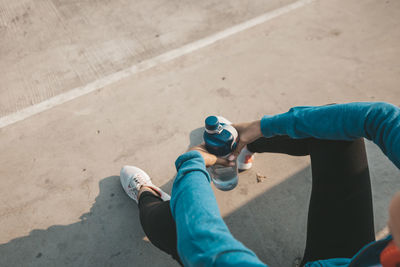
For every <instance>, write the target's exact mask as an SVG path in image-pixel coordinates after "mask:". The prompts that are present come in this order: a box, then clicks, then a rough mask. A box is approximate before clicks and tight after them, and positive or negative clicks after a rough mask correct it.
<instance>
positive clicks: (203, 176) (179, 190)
mask: <svg viewBox="0 0 400 267" xmlns="http://www.w3.org/2000/svg"><path fill="white" fill-rule="evenodd" d="M175 165H176V168H177V171H178V174H177V176H176V178H175V181H174V185H173V188H172V197H171V202H170V206H171V211H172V216H173V217H174V219H175V222H176V228H177V238H178V254H179V256H180V258H181V260H182V262H183V264H184V265H185V266H226V265H229V266H265V264H263V263H262V262H261V261H260V260H259V259H258V258H257V256H256V255H255V254H254V252H252V251H251V250H249V249H248V248H246V247H245V246H244V245H243V244H242V243H240V242H239V241H237V240H236V239H235V238H234V237H233V236H232V234H231V233H230V231H229V229H228V227H227V226H226V224H225V223H224V221H223V220H222V218H221V215H220V213H219V209H218V205H217V202H216V199H215V196H214V193H213V191H212V189H211V186H210V176H209V174H208V172H207V170H206V168H205V164H204V160H203V157H202V156H201V155H200V153H199V152H197V151H190V152H187V153H185V154H183V155H182V156H180V157H179V158H178V159H177V160H176V162H175Z"/></svg>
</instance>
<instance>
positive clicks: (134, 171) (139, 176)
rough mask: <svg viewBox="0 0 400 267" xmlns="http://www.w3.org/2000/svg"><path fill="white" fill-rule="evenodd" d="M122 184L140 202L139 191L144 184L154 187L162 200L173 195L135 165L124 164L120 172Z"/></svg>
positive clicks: (129, 194) (128, 193) (130, 195)
mask: <svg viewBox="0 0 400 267" xmlns="http://www.w3.org/2000/svg"><path fill="white" fill-rule="evenodd" d="M120 179H121V185H122V188H123V189H124V190H125V193H126V194H127V195H128V196H129V197H130V198H132V199H133V200H135V202H136V203H138V193H139V190H140V188H141V187H142V186H147V187H150V188H151V189H153V190H154V191H155V192H157V194H158V195H159V196H160V197H161V199H162V200H164V201H166V200H170V199H171V197H170V195H168V194H167V193H165V192H164V191H162V190H161V189H160V188H159V187H157V186H155V185H154V184H153V183H152V182H151V179H150V177H149V175H148V174H147V173H145V172H144V171H143V170H142V169H139V168H138V167H135V166H124V167H122V169H121V173H120Z"/></svg>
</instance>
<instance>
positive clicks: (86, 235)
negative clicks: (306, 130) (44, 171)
mask: <svg viewBox="0 0 400 267" xmlns="http://www.w3.org/2000/svg"><path fill="white" fill-rule="evenodd" d="M202 132H203V130H202V129H201V128H199V129H196V130H194V131H192V133H191V135H190V143H191V144H190V145H189V146H193V145H195V144H197V143H198V142H199V137H200V136H201V133H202ZM250 172H251V171H250ZM310 173H311V170H310V167H309V166H308V167H306V168H304V169H302V170H300V171H299V172H297V173H295V174H294V175H292V176H291V177H289V178H287V179H286V180H285V181H283V182H282V183H280V184H278V185H276V186H274V187H272V188H271V189H269V190H268V191H266V192H264V193H262V194H261V195H259V196H257V197H253V196H252V194H251V192H250V193H247V194H248V197H247V198H248V199H249V202H247V203H246V204H245V205H243V206H241V207H240V208H238V209H236V210H235V211H234V212H232V213H231V214H229V215H227V216H225V218H224V219H225V221H226V223H227V225H228V226H229V229H230V230H231V232H232V234H233V235H234V236H235V237H236V238H237V239H238V240H240V241H241V242H243V243H244V244H245V245H246V246H248V247H249V248H250V249H252V250H253V251H254V252H255V253H256V254H257V255H258V256H259V257H260V259H261V260H263V261H264V262H266V263H268V265H270V266H292V264H293V261H294V260H295V259H296V258H298V257H301V256H302V253H303V249H304V245H305V239H306V218H307V209H308V201H309V195H310V190H311V178H310ZM243 175H246V173H244V174H243ZM172 182H173V179H170V180H169V182H168V183H167V184H165V185H163V186H162V189H163V190H164V191H166V192H171V188H172ZM376 186H377V188H374V189H375V192H379V191H381V189H380V188H379V186H380V185H379V184H376ZM99 187H100V193H99V195H98V196H97V197H96V200H95V203H94V205H93V206H92V208H91V209H90V211H89V212H88V213H85V214H83V215H82V216H81V217H80V221H79V222H76V223H73V224H70V225H54V226H51V227H49V228H48V229H46V230H33V231H32V232H31V233H30V234H29V235H28V236H24V237H20V238H16V239H13V240H11V241H10V242H8V243H6V244H2V245H0V255H1V257H0V265H1V266H127V265H129V266H145V265H149V264H150V265H151V266H178V265H177V264H176V263H175V261H174V260H172V258H170V257H169V256H168V255H167V254H165V253H163V252H161V251H159V250H158V249H157V248H155V247H154V246H152V245H151V243H150V242H148V241H146V238H145V235H144V233H143V231H142V228H141V225H140V222H139V211H138V208H137V206H136V204H135V203H134V202H133V200H131V199H130V198H129V197H128V196H127V195H126V194H125V192H124V191H123V189H122V187H121V185H120V182H119V176H109V177H106V178H104V179H102V180H101V181H100V183H99ZM238 188H239V189H240V184H239V187H238ZM393 190H395V189H393ZM391 196H392V195H391V194H386V195H385V196H382V195H381V196H380V199H379V202H389V200H390V198H391ZM66 205H68V203H66ZM60 211H62V207H61V208H60ZM378 213H379V214H381V211H378ZM385 223H386V219H385V218H383V217H379V218H378V220H376V225H377V226H378V227H384V225H385ZM378 229H379V228H378Z"/></svg>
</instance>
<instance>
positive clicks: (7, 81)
mask: <svg viewBox="0 0 400 267" xmlns="http://www.w3.org/2000/svg"><path fill="white" fill-rule="evenodd" d="M291 2H294V1H261V0H260V1H232V2H230V4H227V3H224V2H223V3H222V2H218V3H217V2H214V3H213V2H212V1H211V0H209V1H200V2H199V1H197V2H196V1H189V2H186V4H181V3H180V2H170V1H164V2H163V3H162V4H161V3H160V1H135V3H131V2H129V1H122V0H119V1H72V2H71V1H45V0H43V1H32V0H30V1H29V0H25V1H14V2H9V1H8V2H6V1H0V36H2V38H1V39H0V55H1V59H2V60H1V62H0V70H1V72H0V77H1V81H2V83H1V85H2V86H1V88H0V96H1V97H0V110H1V112H0V116H7V115H10V114H13V113H14V112H18V111H20V110H22V109H23V108H26V107H28V106H35V105H36V104H37V103H40V102H41V101H44V100H46V99H49V98H50V97H52V96H54V95H57V94H61V93H63V92H68V90H71V89H73V88H76V87H79V86H83V85H85V84H87V83H89V82H93V81H96V79H99V78H101V77H103V76H104V75H109V74H110V73H113V72H115V71H119V70H121V69H124V68H127V67H129V66H131V65H134V64H136V63H137V62H139V61H141V60H146V59H148V58H152V57H154V56H157V55H159V54H161V53H164V52H165V51H168V50H170V49H175V48H179V47H180V46H182V45H185V44H187V43H190V42H192V41H195V40H197V39H200V38H204V37H206V36H208V35H210V34H212V33H215V32H217V31H220V30H223V29H225V28H226V27H230V26H233V25H235V24H236V23H239V22H242V21H245V20H247V19H250V18H252V17H254V16H257V15H260V14H262V13H264V12H268V11H271V10H274V9H276V8H278V7H282V6H285V5H287V4H289V3H291ZM25 14H27V15H25ZM149 14H151V15H149ZM399 17H400V2H398V1H391V0H388V1H378V0H365V1H362V2H360V1H356V0H349V1H346V2H343V1H339V0H316V1H312V2H310V3H309V4H307V5H305V6H303V7H301V8H298V9H295V10H293V11H291V12H289V13H286V14H283V15H281V16H278V17H275V18H273V19H271V20H268V21H266V22H264V23H261V24H259V25H257V26H255V27H253V28H251V29H248V30H245V31H241V32H238V33H237V34H234V35H231V36H229V37H227V38H224V39H223V40H220V41H218V42H216V43H215V44H212V45H209V46H207V47H205V48H203V49H200V50H197V51H194V52H193V53H190V54H187V55H184V56H182V57H179V58H176V59H174V60H171V61H169V62H165V63H162V64H158V65H157V66H155V67H153V68H151V69H148V70H146V71H143V72H139V73H136V74H135V75H131V76H129V77H126V78H124V79H120V80H118V81H115V82H114V83H112V84H110V85H108V86H106V87H103V88H101V89H98V90H96V91H95V92H93V93H90V94H87V95H84V96H81V97H78V98H76V99H74V100H72V101H69V102H67V103H64V104H62V105H57V106H55V107H53V108H51V109H48V110H47V111H44V112H42V113H40V114H37V115H34V116H31V117H28V118H27V119H25V120H22V121H19V122H16V123H14V124H10V125H8V126H5V127H2V128H0V147H1V150H0V151H1V152H0V166H1V168H0V188H1V192H2V194H1V195H0V229H2V231H1V234H0V266H127V265H132V266H144V265H145V264H147V265H152V266H176V265H177V264H176V263H175V262H174V261H173V260H172V259H170V257H169V256H168V255H166V254H164V253H162V252H160V251H159V250H158V249H156V248H155V247H153V246H152V245H151V244H150V243H149V242H148V241H147V239H146V238H145V235H144V233H143V231H142V229H141V226H140V223H139V219H138V209H137V207H136V206H135V204H134V202H133V201H132V200H130V199H129V198H128V197H127V196H126V195H125V193H124V192H123V190H122V188H121V187H120V184H119V176H118V175H119V170H120V168H121V166H122V165H125V164H130V165H136V166H139V167H141V168H143V169H144V170H146V171H147V172H148V173H149V174H150V176H151V177H152V178H153V181H154V183H155V184H157V185H160V186H161V187H162V188H163V189H164V190H166V191H170V189H171V185H172V181H173V177H174V175H175V169H174V165H173V163H174V161H175V159H176V158H177V156H179V155H180V154H181V153H183V152H184V151H185V150H186V149H187V148H188V147H189V146H190V145H191V144H194V143H196V142H198V141H199V137H201V129H199V128H200V127H201V126H202V123H203V120H204V118H205V117H206V116H207V115H210V114H221V115H223V116H225V117H227V118H228V119H230V120H232V121H237V122H239V121H248V120H254V119H258V118H260V117H261V116H262V115H264V114H275V113H280V112H285V111H287V110H288V109H289V108H290V107H292V106H296V105H321V104H326V103H333V102H337V103H342V102H352V101H387V102H391V103H393V104H395V105H400V89H399V85H400V75H399V74H400V46H399V43H400V27H399V26H400V21H399V20H398V18H399ZM163 38H165V39H163ZM0 119H1V118H0ZM367 151H368V157H369V164H370V172H371V178H372V183H373V194H374V208H375V227H376V232H377V233H378V235H383V234H385V233H386V229H385V224H386V221H387V207H388V203H389V201H390V198H391V196H392V195H393V193H394V192H396V191H397V190H398V189H399V188H400V180H399V179H398V178H399V171H398V169H397V168H396V167H395V166H394V165H393V164H392V163H391V162H390V161H389V160H388V159H387V158H386V157H385V156H384V155H383V154H382V152H381V151H380V150H379V149H378V148H377V147H376V146H375V145H374V144H372V143H369V142H368V143H367ZM257 173H260V174H262V175H265V176H266V177H267V178H266V179H265V180H264V181H263V182H262V183H257V181H256V174H257ZM310 182H311V180H310V166H309V159H308V158H307V157H290V156H286V155H278V154H260V155H256V160H255V164H254V167H253V168H252V169H251V170H249V171H247V172H244V173H241V174H240V181H239V185H238V187H237V188H236V189H235V190H233V191H230V192H221V191H215V194H216V197H217V200H218V203H219V206H220V209H221V214H222V215H223V217H224V219H225V221H226V223H227V224H228V226H229V228H230V229H231V231H232V233H233V234H234V236H235V237H237V238H238V239H239V240H240V241H242V242H243V243H244V244H245V245H247V246H248V247H249V248H251V249H253V250H254V251H255V252H256V254H257V255H258V256H259V257H260V258H261V259H262V260H263V261H264V262H266V263H268V264H269V265H270V266H291V265H292V264H293V262H294V261H295V260H296V258H299V257H301V255H302V252H303V249H304V244H305V225H306V216H307V203H308V198H309V193H310Z"/></svg>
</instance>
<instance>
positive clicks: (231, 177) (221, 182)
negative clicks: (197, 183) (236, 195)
mask: <svg viewBox="0 0 400 267" xmlns="http://www.w3.org/2000/svg"><path fill="white" fill-rule="evenodd" d="M209 173H210V175H211V179H212V181H213V183H214V185H215V187H216V188H218V189H219V190H222V191H229V190H232V189H233V188H235V187H236V186H237V184H238V180H239V178H238V172H237V164H235V166H232V167H226V166H222V165H214V166H212V167H211V168H209Z"/></svg>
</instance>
